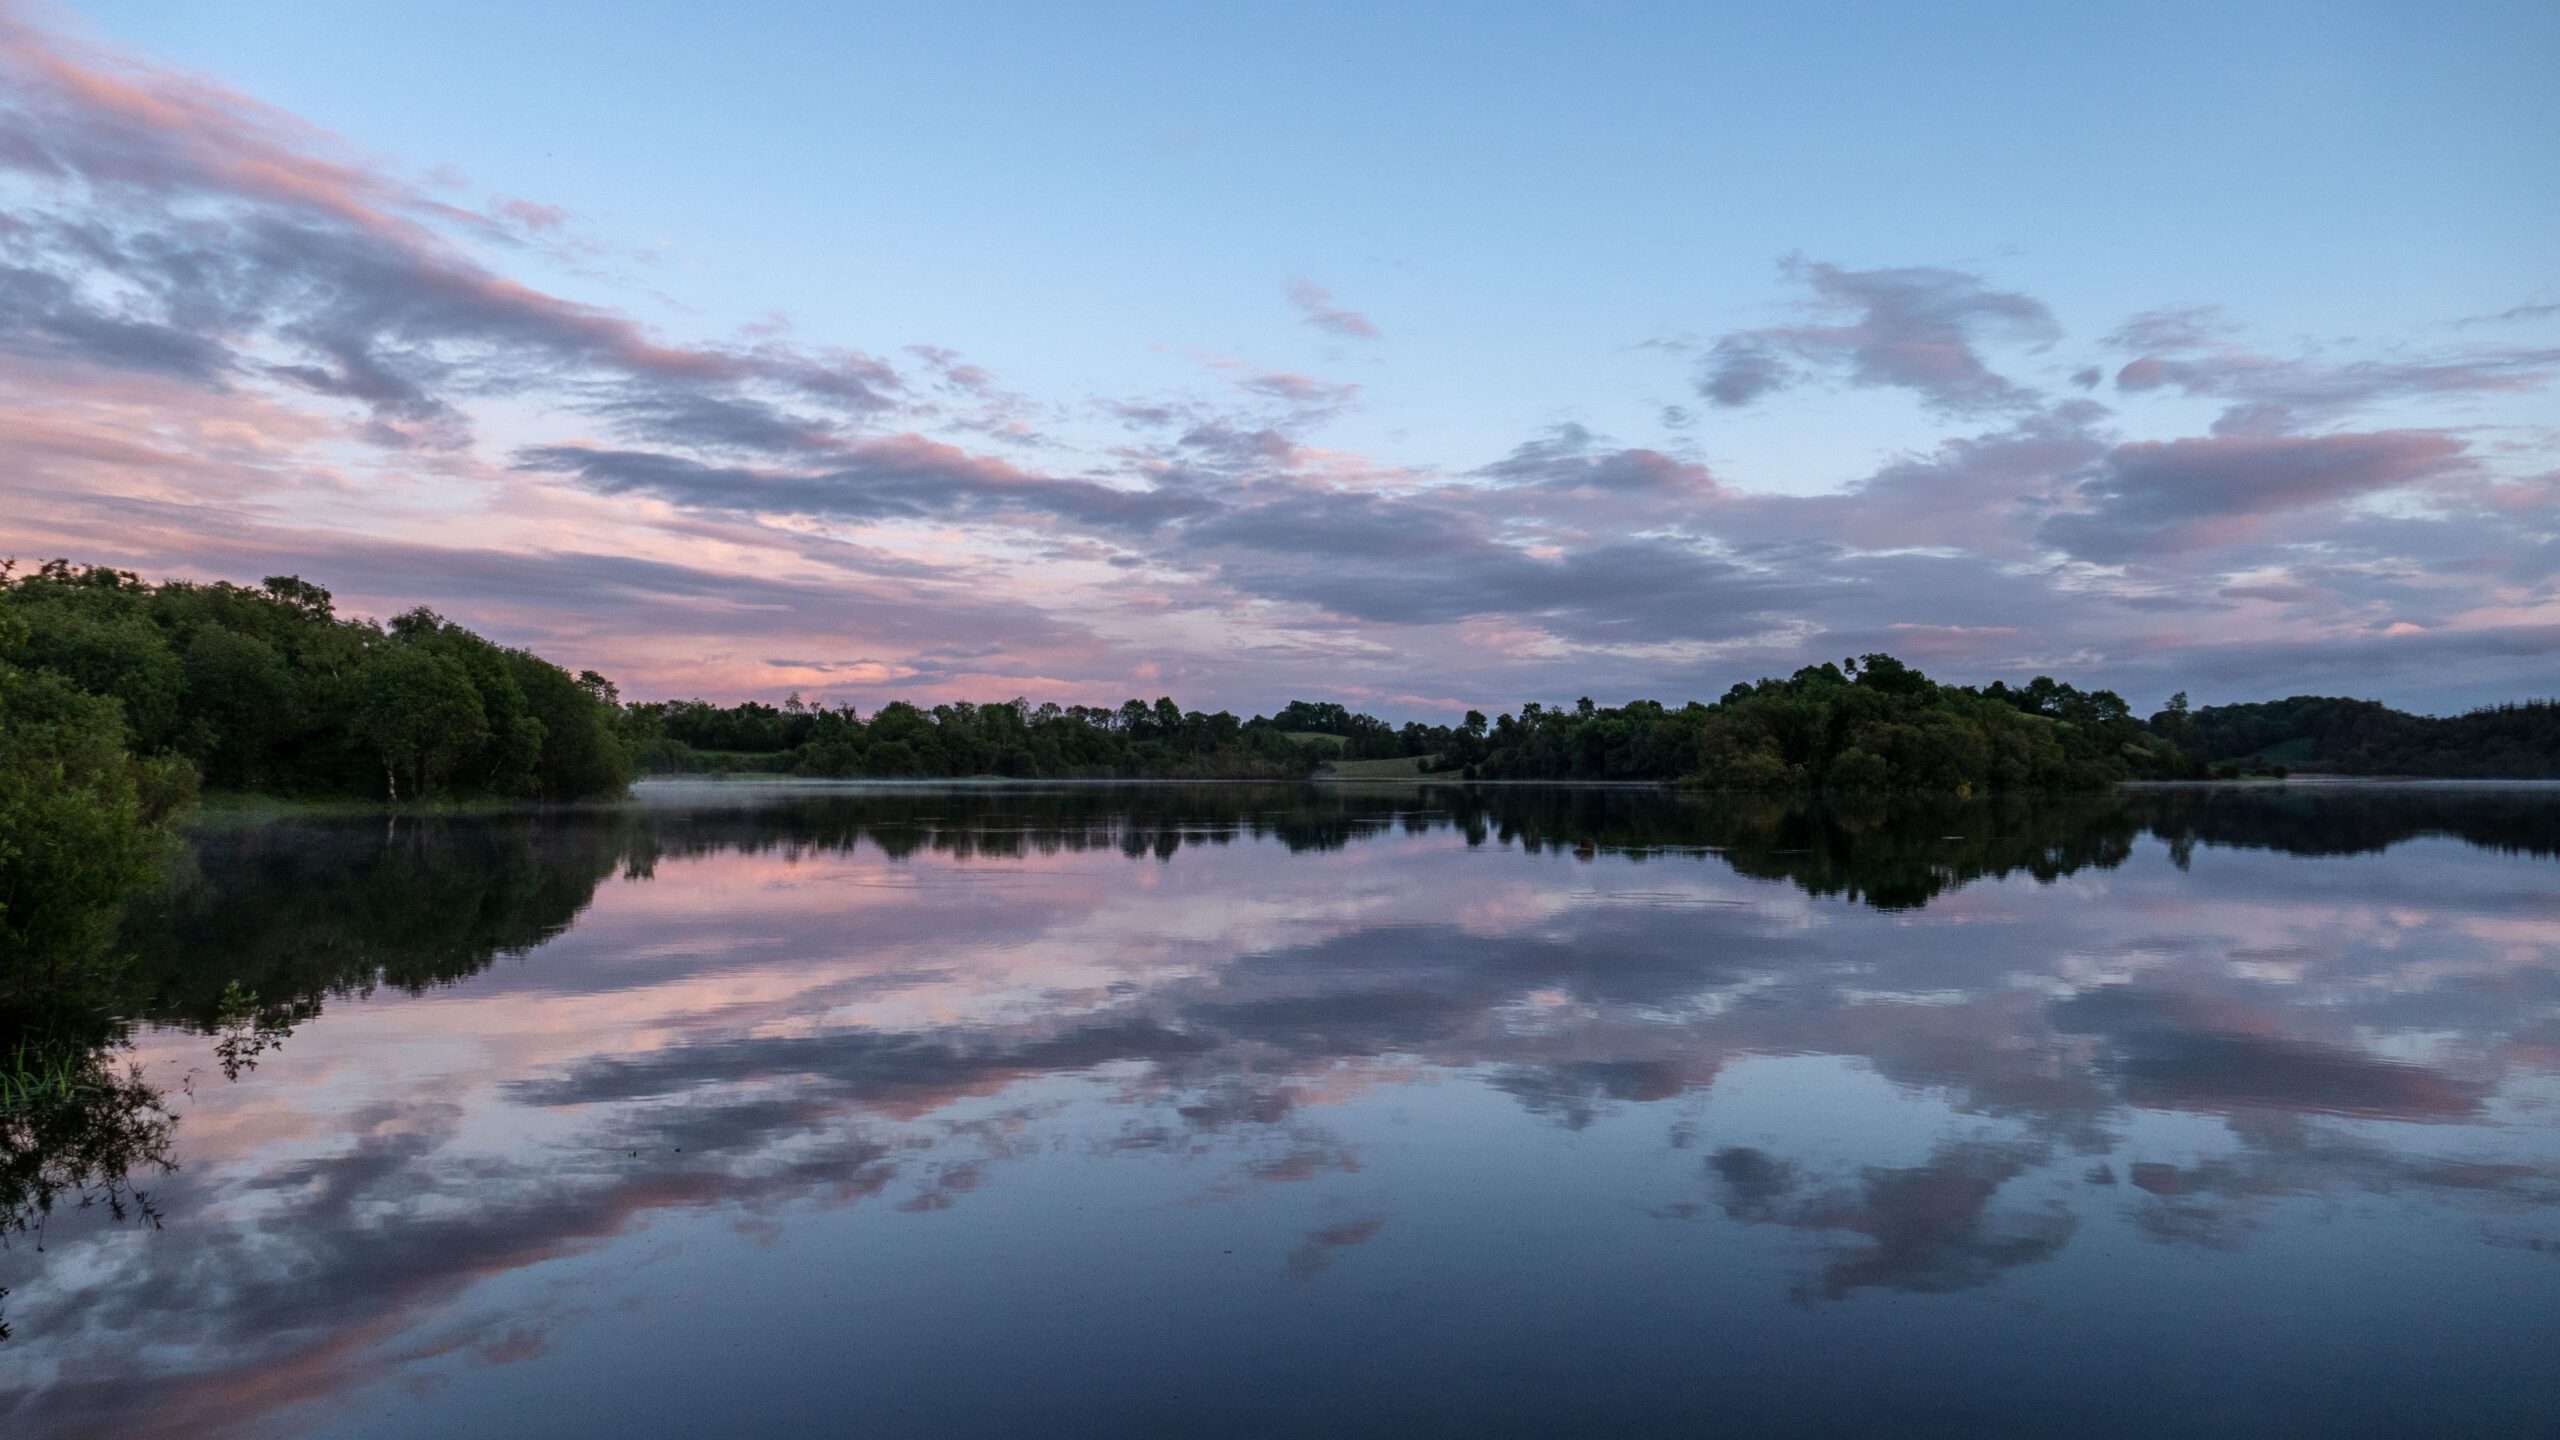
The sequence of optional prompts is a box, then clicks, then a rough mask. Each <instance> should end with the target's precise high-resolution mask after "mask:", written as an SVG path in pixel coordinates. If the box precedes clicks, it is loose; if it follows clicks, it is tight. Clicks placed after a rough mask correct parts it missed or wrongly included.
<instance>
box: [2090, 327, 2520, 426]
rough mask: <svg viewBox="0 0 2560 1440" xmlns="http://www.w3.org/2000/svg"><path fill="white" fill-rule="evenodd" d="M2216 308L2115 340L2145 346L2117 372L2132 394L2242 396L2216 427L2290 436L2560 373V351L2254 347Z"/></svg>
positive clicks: (2126, 330) (2119, 334)
mask: <svg viewBox="0 0 2560 1440" xmlns="http://www.w3.org/2000/svg"><path fill="white" fill-rule="evenodd" d="M2230 333H2231V327H2230V326H2229V325H2228V324H2226V323H2224V322H2223V321H2222V320H2221V319H2220V317H2219V316H2218V315H2217V314H2215V313H2214V312H2211V311H2204V310H2181V311H2153V312H2150V313H2148V314H2144V315H2138V316H2135V317H2134V318H2133V319H2132V320H2130V321H2128V322H2126V323H2125V324H2124V325H2123V326H2122V327H2120V328H2119V329H2117V330H2116V332H2115V333H2114V334H2112V335H2110V336H2109V337H2108V342H2109V343H2110V344H2112V345H2114V346H2116V347H2117V348H2119V349H2124V350H2132V351H2137V352H2139V353H2137V354H2136V355H2135V357H2134V358H2133V359H2131V360H2129V361H2126V362H2125V363H2124V364H2123V365H2122V366H2121V367H2120V368H2118V369H2117V371H2116V374H2115V384H2116V389H2118V390H2119V391H2122V392H2124V393H2126V394H2135V395H2138V394H2143V393H2145V392H2149V391H2158V390H2174V391H2176V392H2178V393H2180V394H2184V395H2193V396H2205V397H2212V398H2217V399H2225V400H2229V401H2231V402H2232V407H2231V409H2230V410H2229V411H2227V412H2226V413H2225V414H2224V416H2223V418H2222V420H2221V421H2220V422H2219V423H2218V424H2217V425H2216V427H2215V428H2216V429H2217V430H2218V431H2221V432H2223V433H2243V434H2246V433H2280V432H2282V431H2285V430H2291V429H2295V428H2299V427H2300V426H2301V425H2302V424H2303V423H2304V422H2306V421H2310V420H2317V419H2324V418H2330V417H2336V416H2342V415H2348V414H2352V413H2354V412H2356V411H2359V410H2363V409H2366V408H2368V407H2370V406H2373V405H2376V404H2379V403H2381V402H2383V401H2386V400H2405V399H2410V398H2425V397H2444V396H2476V395H2495V394H2516V393H2521V392H2525V391H2530V390H2536V389H2540V388H2542V387H2543V386H2545V385H2548V384H2549V383H2550V382H2551V380H2552V378H2553V377H2554V376H2555V375H2560V348H2554V347H2548V346H2545V347H2527V346H2515V345H2471V346H2463V347H2459V348H2455V349H2450V350H2443V351H2439V352H2437V353H2434V354H2421V355H2416V356H2409V357H2393V358H2388V359H2373V358H2362V359H2354V360H2345V361H2326V360H2321V359H2318V358H2314V357H2308V356H2305V357H2299V358H2295V359H2289V360H2288V359H2279V358H2276V357H2273V356H2268V355H2263V354H2259V353H2257V352H2256V351H2253V350H2250V349H2247V348H2245V347H2243V346H2241V345H2239V344H2237V343H2235V342H2234V341H2232V340H2231V339H2230V338H2229V337H2230Z"/></svg>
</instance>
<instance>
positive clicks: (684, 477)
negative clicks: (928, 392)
mask: <svg viewBox="0 0 2560 1440" xmlns="http://www.w3.org/2000/svg"><path fill="white" fill-rule="evenodd" d="M516 463H517V464H518V465H519V466H520V467H522V468H524V469H528V470H538V471H545V472H550V473H555V474H566V475H571V476H574V477H576V479H577V480H578V481H579V482H580V483H581V484H583V485H585V486H586V487H587V488H588V489H591V490H594V491H596V492H597V493H599V494H605V495H631V494H640V495H650V496H655V497H656V498H658V499H661V500H666V501H670V502H672V503H674V504H678V505H686V506H694V507H699V508H704V509H711V510H731V511H742V512H749V513H755V512H763V511H778V512H785V513H790V514H800V515H815V516H823V517H829V518H835V519H849V520H874V519H889V518H915V517H924V516H934V515H948V514H959V513H977V514H991V513H1004V512H1018V511H1027V512H1034V513H1039V514H1046V515H1055V516H1058V517H1061V518H1064V519H1068V520H1074V521H1077V522H1079V523H1082V524H1087V525H1096V526H1101V527H1105V528H1112V529H1128V530H1141V531H1143V530H1149V529H1153V528H1155V527H1156V526H1158V525H1161V524H1163V523H1164V522H1166V521H1168V520H1172V519H1175V518H1178V517H1181V516H1186V515H1197V514H1200V513H1203V512H1204V511H1206V510H1208V509H1209V508H1210V507H1211V504H1212V502H1210V501H1209V500H1207V499H1205V498H1203V497H1201V496H1199V495H1196V494H1189V493H1183V492H1180V491H1175V490H1168V489H1164V488H1158V489H1153V490H1121V489H1115V488H1113V487H1111V486H1108V485H1102V484H1098V483H1096V482H1094V481H1091V480H1061V479H1053V478H1049V477H1046V476H1038V475H1031V474H1027V473H1025V472H1023V471H1020V470H1017V469H1015V468H1014V467H1012V466H1010V465H1007V464H1005V463H1003V462H1002V461H998V460H990V459H986V458H984V457H980V456H974V455H970V454H968V453H967V452H965V451H962V450H959V449H956V448H954V447H952V446H949V445H944V444H940V443H938V442H936V441H932V440H927V439H925V438H924V437H922V436H919V435H897V436H891V437H888V438H885V439H880V440H870V441H864V442H861V443H858V444H853V445H848V446H846V447H844V448H843V449H841V450H839V451H836V452H834V453H833V454H831V455H829V456H827V457H826V458H825V464H824V466H823V468H817V469H808V470H780V469H760V468H756V467H752V466H745V465H711V464H706V463H704V462H702V461H699V460H694V459H690V458H687V457H685V456H681V455H673V454H668V453H665V452H662V451H646V450H599V449H591V448H588V447H586V446H581V445H537V446H530V447H527V448H526V449H523V450H520V451H518V452H517V454H516Z"/></svg>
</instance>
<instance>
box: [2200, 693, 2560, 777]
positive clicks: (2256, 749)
mask: <svg viewBox="0 0 2560 1440" xmlns="http://www.w3.org/2000/svg"><path fill="white" fill-rule="evenodd" d="M2177 718H2179V717H2176V716H2174V715H2173V714H2172V712H2169V711H2163V712H2162V713H2161V714H2159V715H2155V716H2153V717H2152V723H2153V725H2154V726H2160V725H2163V724H2164V723H2170V722H2172V721H2174V720H2176V719H2177ZM2183 719H2184V725H2183V730H2184V741H2183V743H2185V744H2187V745H2188V746H2189V747H2190V748H2191V749H2193V751H2194V752H2195V753H2196V755H2197V756H2198V757H2199V759H2201V760H2202V761H2203V762H2205V763H2206V764H2208V765H2211V766H2214V767H2216V768H2217V769H2230V770H2238V771H2242V772H2247V771H2252V770H2270V769H2274V768H2276V767H2277V766H2279V765H2282V766H2289V767H2290V768H2293V769H2311V770H2319V771H2326V772H2329V773H2333V774H2340V775H2429V776H2446V777H2458V778H2474V779H2484V778H2495V779H2509V780H2526V779H2531V780H2548V779H2560V701H2554V700H2531V701H2526V702H2523V703H2521V704H2512V705H2500V706H2495V707H2492V708H2488V709H2482V710H2474V711H2472V712H2471V713H2469V714H2467V715H2450V716H2435V715H2411V714H2408V713H2406V712H2404V711H2399V710H2394V709H2391V708H2390V707H2389V706H2386V705H2382V704H2379V703H2377V702H2375V701H2371V700H2348V699H2343V698H2340V697H2336V696H2328V695H2296V696H2294V697H2292V698H2291V699H2286V700H2268V701H2262V702H2260V703H2257V704H2253V705H2214V706H2208V707H2206V708H2205V709H2202V710H2197V711H2194V712H2193V713H2192V714H2191V715H2187V716H2185V717H2183Z"/></svg>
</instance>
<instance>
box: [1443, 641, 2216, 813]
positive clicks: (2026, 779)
mask: <svg viewBox="0 0 2560 1440" xmlns="http://www.w3.org/2000/svg"><path fill="white" fill-rule="evenodd" d="M1479 718H1480V717H1476V716H1473V715H1471V716H1470V717H1469V725H1468V726H1467V727H1462V729H1461V730H1460V731H1459V732H1456V734H1455V735H1454V736H1453V739H1452V742H1451V744H1450V746H1449V749H1450V752H1451V755H1452V757H1453V758H1454V759H1455V760H1456V761H1458V762H1460V763H1463V764H1465V765H1466V766H1467V767H1469V768H1470V769H1471V770H1472V771H1473V772H1474V773H1477V774H1481V775H1485V776H1491V777H1498V778H1505V779H1598V780H1670V779H1678V780H1681V781H1683V782H1684V783H1686V784H1689V785H1692V786H1696V787H1700V788H1706V789H1717V790H1744V791H1794V792H1809V791H1828V792H1835V793H1845V794H1873V793H1931V794H1947V795H1959V796H1960V795H1968V794H1974V793H1988V792H1994V791H2025V790H2088V789H2096V788H2099V787H2102V786H2106V785H2110V784H2113V783H2115V782H2117V781H2119V780H2124V779H2128V778H2132V777H2136V776H2146V775H2169V774H2179V773H2183V772H2184V770H2185V769H2187V768H2189V767H2187V766H2186V765H2185V762H2184V761H2183V759H2182V757H2181V756H2180V755H2179V754H2178V752H2177V751H2176V749H2175V747H2173V746H2171V745H2169V744H2168V743H2167V742H2166V741H2164V740H2162V739H2161V738H2160V737H2158V736H2157V735H2155V734H2153V733H2152V731H2151V730H2150V729H2149V728H2148V727H2146V726H2144V725H2143V724H2142V723H2141V722H2139V721H2137V720H2135V719H2133V717H2132V715H2131V714H2130V713H2129V711H2128V709H2127V707H2126V705H2125V703H2124V701H2123V700H2122V699H2121V698H2120V697H2118V696H2116V695H2115V694H2113V693H2112V692H2110V691H2104V690H2100V691H2095V692H2083V691H2080V690H2077V689H2075V688H2073V687H2071V686H2069V685H2064V684H2061V683H2059V682H2056V681H2054V680H2051V679H2048V678H2043V677H2039V678H2038V679H2037V680H2035V681H2034V682H2033V683H2032V684H2030V685H2029V686H2027V687H2026V688H2024V689H2019V690H2012V689H2010V688H2008V687H2007V686H2006V685H2002V684H1994V685H1992V686H1991V687H1990V688H1988V689H1982V690H1976V689H1972V688H1968V687H1962V686H1954V685H1941V684H1938V683H1937V682H1935V681H1933V680H1931V679H1929V677H1928V676H1926V675H1923V674H1921V673H1920V672H1919V671H1917V670H1914V669H1912V668H1911V667H1909V666H1907V665H1905V664H1903V663H1902V662H1901V661H1899V660H1896V659H1895V658H1894V657H1892V656H1890V655H1867V656H1863V657H1860V658H1858V659H1855V660H1851V661H1848V662H1847V663H1846V664H1845V665H1831V664H1824V665H1817V666H1807V667H1805V668H1804V669H1801V670H1798V671H1797V672H1796V673H1795V674H1794V675H1792V676H1790V677H1788V678H1787V679H1784V680H1762V681H1760V682H1758V683H1757V684H1751V685H1736V686H1734V687H1733V688H1732V689H1731V690H1729V691H1727V692H1726V693H1725V695H1724V698H1723V699H1721V700H1719V701H1717V702H1716V703H1715V704H1713V705H1703V704H1697V703H1691V704H1688V705H1685V706H1682V707H1680V708H1679V709H1676V710H1675V709H1671V708H1669V707H1667V706H1664V705H1662V704H1659V703H1657V702H1654V701H1636V702H1634V703H1632V704H1629V705H1625V706H1621V707H1617V708H1614V709H1610V708H1601V707H1597V706H1594V705H1593V704H1592V703H1591V701H1589V700H1588V699H1585V700H1583V701H1581V702H1579V703H1578V704H1576V705H1575V706H1574V707H1573V708H1572V709H1570V710H1568V709H1564V708H1561V707H1558V708H1555V709H1548V708H1546V707H1544V706H1540V705H1534V704H1533V705H1526V706H1523V707H1521V711H1520V714H1519V715H1518V716H1517V717H1516V718H1515V717H1514V716H1510V715H1504V716H1502V717H1500V718H1499V719H1497V720H1495V721H1494V722H1493V723H1492V725H1491V727H1490V728H1489V729H1488V730H1485V731H1484V732H1483V733H1482V737H1481V738H1480V739H1479V738H1476V737H1475V736H1474V735H1472V734H1470V733H1468V732H1469V731H1470V730H1473V729H1474V728H1476V724H1477V722H1478V720H1479Z"/></svg>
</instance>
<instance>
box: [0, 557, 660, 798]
mask: <svg viewBox="0 0 2560 1440" xmlns="http://www.w3.org/2000/svg"><path fill="white" fill-rule="evenodd" d="M0 613H5V614H6V615H7V616H8V617H9V619H10V626H9V629H8V630H7V631H6V632H4V633H0V660H6V661H8V662H9V663H11V664H13V665H15V666H16V667H18V668H20V669H22V670H24V671H27V672H30V673H33V674H38V675H44V676H49V677H51V680H50V681H49V682H48V683H52V684H59V685H63V686H67V687H69V688H70V690H72V691H74V692H76V693H79V694H83V695H86V696H90V697H93V698H95V699H96V700H98V701H99V702H101V703H103V704H106V705H108V706H111V707H112V708H113V709H114V711H115V712H116V713H117V715H118V716H119V717H120V722H121V723H120V729H121V735H122V740H123V743H124V744H126V745H127V746H129V747H130V749H131V750H132V752H133V753H134V754H136V755H138V756H143V757H149V758H151V759H155V760H167V761H176V762H183V763H184V764H186V765H188V766H191V767H193V768H194V770H195V771H196V772H197V773H198V774H200V775H201V776H202V779H203V782H204V784H205V785H206V786H207V787H208V788H212V789H219V790H256V791H263V792H268V793H274V794H287V795H348V796H365V797H375V798H384V799H425V798H431V797H436V796H447V795H496V796H516V797H523V798H529V799H533V798H538V799H555V800H556V799H571V798H578V797H585V796H595V795H611V794H617V793H619V792H620V791H621V789H622V787H623V785H624V784H625V783H626V781H627V780H628V776H629V768H630V767H629V762H628V760H627V758H626V756H625V754H624V750H623V745H622V741H621V739H620V736H619V734H618V733H617V714H616V710H615V707H614V705H613V703H612V698H611V695H610V693H609V691H610V687H608V686H606V685H605V684H604V682H603V681H602V680H601V679H598V678H597V677H594V676H592V675H589V676H585V677H581V678H579V679H572V678H570V676H569V675H568V674H566V673H565V672H563V671H562V670H561V669H560V668H559V667H558V666H555V665H553V664H551V663H549V662H548V661H545V660H543V659H542V658H540V657H539V656H536V655H532V654H528V653H527V652H525V651H522V650H511V649H508V648H506V647H503V646H500V645H496V644H492V643H491V642H489V641H487V640H484V639H482V638H480V637H479V636H477V635H474V634H472V633H471V632H470V631H468V630H465V629H463V628H462V627H460V626H458V625H452V624H448V623H446V622H445V621H444V620H442V619H441V618H440V617H438V616H437V615H436V614H435V613H434V612H433V611H429V610H413V611H411V612H409V613H408V614H406V615H402V616H400V617H398V618H397V619H395V620H393V621H392V622H391V623H390V624H389V625H388V626H380V625H376V624H374V623H372V622H370V621H364V620H348V619H341V618H339V617H338V616H337V615H336V614H335V612H334V610H333V608H332V606H331V603H330V597H329V592H328V591H326V590H324V589H322V588H320V587H319V586H317V585H313V584H310V583H308V582H306V581H303V580H300V579H297V578H295V577H293V576H289V575H280V576H271V577H269V578H268V579H267V580H266V582H265V583H264V584H263V585H262V586H261V587H259V588H256V589H251V588H249V587H247V586H241V585H231V584H224V583H215V584H207V585H200V584H193V583H190V582H187V581H180V580H172V581H167V582H165V583H161V584H157V585H154V584H149V583H146V582H144V581H142V580H141V579H139V578H137V577H135V576H134V575H132V574H130V573H128V572H125V571H121V570H111V569H107V568H105V567H102V566H89V567H77V566H73V565H70V564H68V563H66V562H63V561H58V560H57V561H53V562H51V563H49V564H46V565H44V566H42V567H40V568H39V569H37V570H35V571H34V572H32V573H30V574H25V575H16V574H12V573H9V572H7V571H5V570H0Z"/></svg>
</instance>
